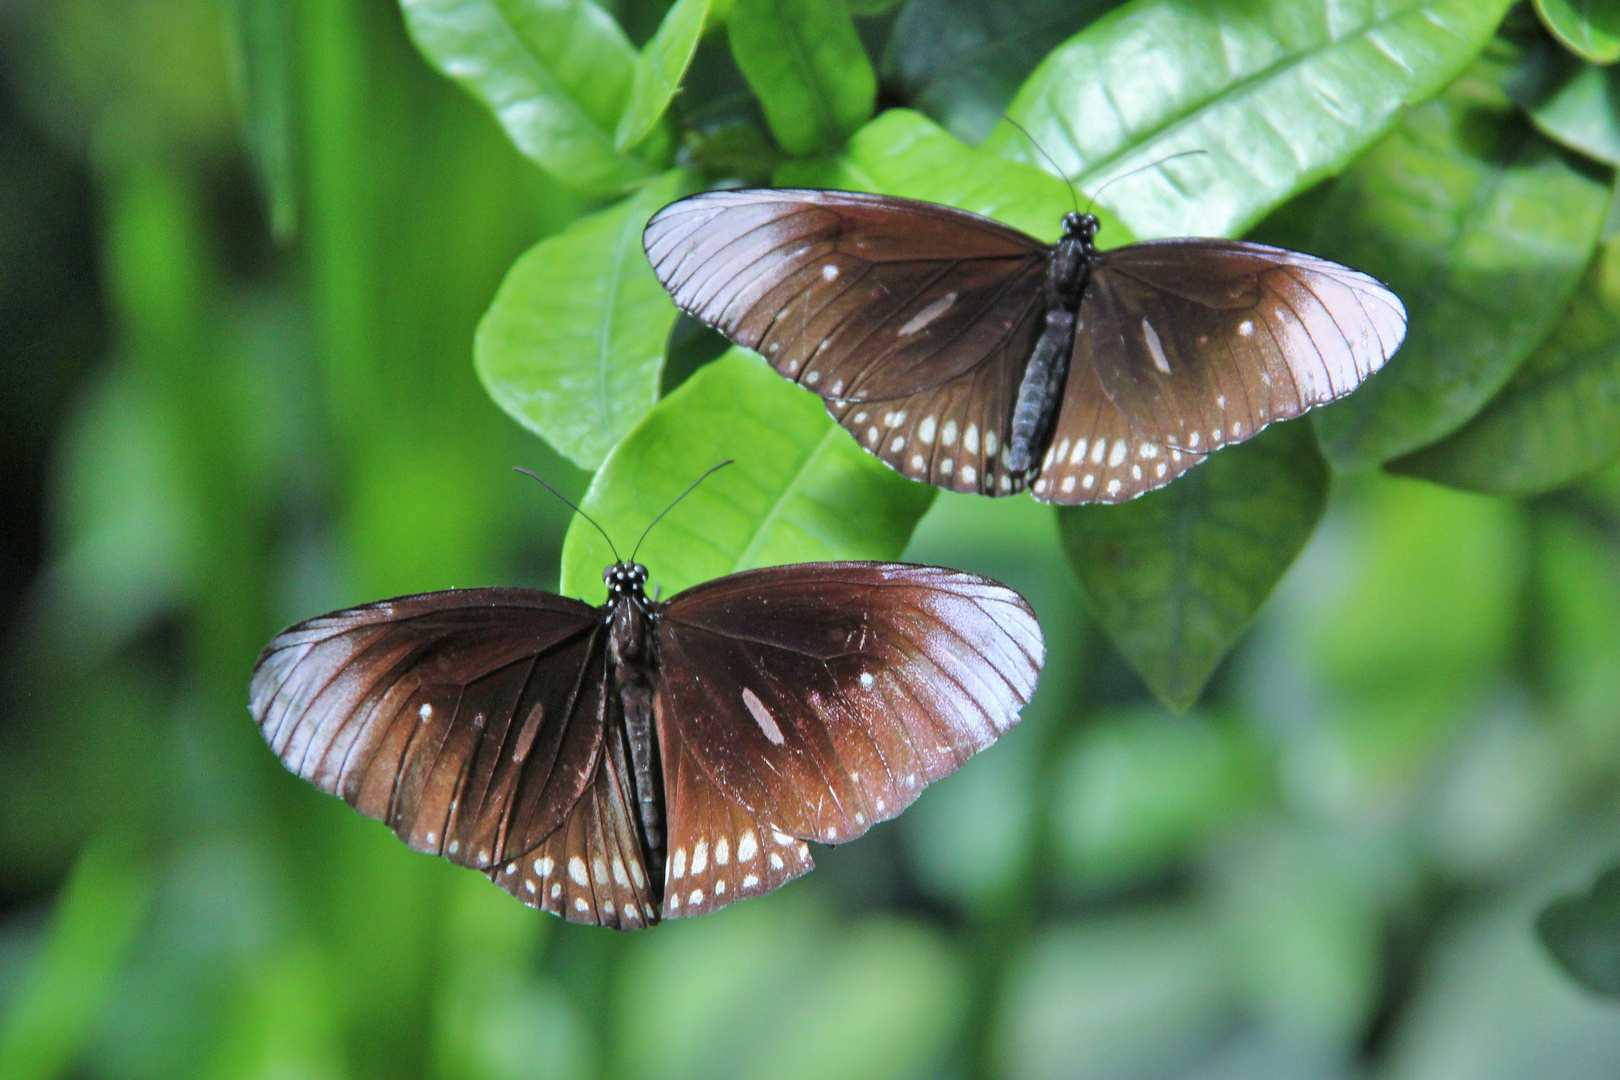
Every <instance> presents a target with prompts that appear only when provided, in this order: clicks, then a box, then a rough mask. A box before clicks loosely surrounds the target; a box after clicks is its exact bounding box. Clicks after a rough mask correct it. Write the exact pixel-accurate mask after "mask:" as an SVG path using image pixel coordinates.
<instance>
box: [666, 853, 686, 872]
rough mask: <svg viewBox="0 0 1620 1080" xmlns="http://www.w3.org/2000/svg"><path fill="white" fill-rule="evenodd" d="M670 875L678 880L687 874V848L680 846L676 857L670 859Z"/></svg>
mask: <svg viewBox="0 0 1620 1080" xmlns="http://www.w3.org/2000/svg"><path fill="white" fill-rule="evenodd" d="M669 876H670V877H672V878H675V879H677V880H678V879H680V878H683V877H685V876H686V849H685V848H683V847H678V848H676V849H675V858H674V859H672V860H670V864H669Z"/></svg>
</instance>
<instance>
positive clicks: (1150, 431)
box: [643, 189, 1406, 503]
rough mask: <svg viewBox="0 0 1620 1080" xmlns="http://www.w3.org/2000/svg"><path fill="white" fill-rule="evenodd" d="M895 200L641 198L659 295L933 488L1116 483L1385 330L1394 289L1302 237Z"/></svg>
mask: <svg viewBox="0 0 1620 1080" xmlns="http://www.w3.org/2000/svg"><path fill="white" fill-rule="evenodd" d="M1096 231H1097V222H1096V219H1095V218H1093V217H1091V216H1090V215H1085V214H1078V213H1072V214H1069V215H1066V216H1065V218H1064V231H1063V236H1062V238H1061V239H1060V240H1058V242H1057V243H1056V244H1046V243H1043V242H1041V241H1040V240H1037V239H1036V238H1035V237H1032V236H1028V235H1026V234H1024V233H1022V232H1019V231H1018V230H1016V229H1011V228H1008V227H1007V226H1005V225H1002V224H1001V223H999V222H996V221H993V220H991V219H989V218H985V217H981V216H979V215H977V214H970V213H967V212H965V211H961V210H956V209H953V208H951V207H948V206H940V205H937V204H934V203H926V202H919V201H916V200H911V199H901V198H893V197H889V196H880V195H869V194H862V193H858V192H843V191H815V190H791V189H758V190H746V189H745V190H728V191H710V192H704V193H702V194H699V195H693V196H690V197H688V198H686V199H682V200H680V201H679V202H675V203H672V204H670V205H669V206H666V207H665V208H664V209H662V210H660V211H659V212H658V213H657V214H655V215H653V217H652V219H651V221H649V222H648V225H647V229H646V232H645V234H644V235H643V244H644V246H645V248H646V251H647V257H648V260H649V261H650V262H651V264H652V267H653V270H654V272H655V273H656V274H657V275H658V278H659V280H660V281H662V282H663V284H664V287H665V288H666V289H668V290H669V293H670V295H671V297H672V298H673V299H674V301H675V303H676V306H678V307H679V308H681V309H682V310H683V311H686V312H687V313H688V314H690V315H692V316H694V317H696V318H698V319H700V320H702V321H704V322H706V323H708V324H710V325H711V326H714V327H715V328H716V329H718V330H719V331H720V332H721V333H723V334H725V335H726V336H727V337H729V338H730V339H731V340H732V341H734V342H736V343H738V344H740V345H744V346H746V347H748V348H750V349H753V350H755V351H756V352H758V353H760V355H761V356H763V357H764V358H765V360H766V361H767V362H768V363H769V364H770V365H771V366H772V367H774V368H775V369H776V371H777V372H778V373H780V374H781V375H783V376H784V377H786V378H789V379H791V380H793V381H794V382H796V383H798V384H799V385H800V386H802V387H804V388H805V389H807V390H810V391H812V392H814V393H816V394H818V395H819V396H821V397H822V398H823V399H824V400H825V401H826V403H827V409H828V411H829V412H830V413H831V414H832V416H833V418H834V419H835V420H837V421H838V422H839V424H841V425H842V426H843V427H844V428H845V429H846V430H847V431H848V432H849V433H850V434H851V435H852V436H854V437H855V439H856V440H857V441H858V442H859V443H860V445H861V446H862V447H863V448H864V449H865V450H867V451H868V452H869V453H871V454H874V455H875V456H877V457H878V458H880V459H881V460H882V461H883V462H884V463H885V464H887V465H889V466H890V467H892V468H894V469H896V470H897V471H899V472H901V473H902V474H904V475H905V476H907V477H910V478H912V479H915V480H920V481H923V482H926V483H930V484H933V485H935V486H937V487H942V488H947V489H949V490H953V491H961V492H972V493H977V494H982V495H1009V494H1012V493H1014V492H1017V491H1022V490H1025V489H1026V488H1027V489H1029V490H1030V491H1031V493H1032V494H1033V495H1034V496H1035V497H1036V498H1037V499H1042V500H1045V501H1049V502H1058V503H1084V502H1120V501H1122V500H1125V499H1129V498H1133V497H1135V496H1137V495H1140V494H1142V493H1143V492H1146V491H1149V490H1151V489H1153V488H1156V487H1160V486H1162V485H1164V484H1167V483H1169V482H1170V481H1172V480H1174V479H1175V478H1176V477H1177V476H1179V475H1181V474H1182V473H1183V472H1185V471H1186V470H1187V469H1189V468H1191V467H1193V466H1194V465H1196V464H1198V462H1200V461H1202V460H1203V459H1204V458H1205V457H1206V456H1207V455H1208V454H1209V453H1210V452H1211V451H1213V450H1216V449H1219V448H1220V447H1221V446H1223V445H1226V444H1228V443H1233V442H1241V441H1242V440H1244V439H1247V438H1250V437H1252V436H1253V435H1255V434H1256V433H1258V432H1259V431H1260V430H1261V429H1263V428H1265V427H1266V426H1267V425H1269V424H1271V423H1274V422H1276V421H1278V420H1286V419H1290V418H1292V417H1295V416H1299V415H1300V414H1302V413H1304V412H1306V411H1307V410H1309V409H1311V408H1314V407H1316V406H1318V405H1321V404H1324V403H1326V402H1328V401H1332V400H1334V399H1335V398H1338V397H1342V396H1344V395H1345V394H1347V393H1349V392H1350V391H1351V390H1353V389H1355V387H1356V386H1358V385H1360V383H1361V382H1362V381H1364V380H1365V379H1366V378H1368V377H1369V376H1370V375H1372V373H1373V372H1375V371H1377V370H1378V369H1379V368H1380V367H1382V366H1383V364H1384V363H1385V362H1386V361H1387V360H1388V359H1389V357H1390V356H1392V355H1393V354H1394V352H1395V350H1396V349H1397V348H1398V347H1399V346H1400V343H1401V341H1402V339H1403V337H1404V335H1405V329H1406V312H1405V308H1404V307H1403V306H1402V305H1401V302H1400V300H1399V298H1398V297H1396V296H1395V295H1394V294H1393V293H1392V292H1390V291H1389V290H1388V289H1387V288H1385V287H1384V286H1383V285H1382V284H1380V283H1379V282H1377V281H1376V280H1374V279H1373V278H1371V277H1369V276H1367V275H1366V274H1362V273H1360V272H1358V271H1356V270H1352V269H1350V268H1349V267H1345V266H1340V265H1338V264H1337V263H1332V262H1329V261H1327V260H1325V259H1318V258H1315V257H1313V256H1310V255H1305V254H1302V253H1300V252H1294V251H1286V250H1283V249H1280V248H1273V247H1267V246H1265V245H1262V244H1252V243H1247V242H1244V241H1237V240H1223V239H1217V238H1199V237H1189V238H1182V239H1171V240H1152V241H1146V242H1143V243H1136V244H1127V245H1125V246H1123V247H1116V248H1111V249H1108V250H1106V251H1103V250H1099V249H1098V248H1097V247H1096V245H1095V237H1096Z"/></svg>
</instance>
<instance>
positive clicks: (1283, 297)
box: [1070, 239, 1406, 453]
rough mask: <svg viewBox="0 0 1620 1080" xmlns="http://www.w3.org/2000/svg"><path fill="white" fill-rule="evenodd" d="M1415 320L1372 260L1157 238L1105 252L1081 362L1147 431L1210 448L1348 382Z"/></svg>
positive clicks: (1090, 301)
mask: <svg viewBox="0 0 1620 1080" xmlns="http://www.w3.org/2000/svg"><path fill="white" fill-rule="evenodd" d="M1405 333H1406V309H1405V308H1404V307H1403V306H1402V305H1401V302H1400V299H1399V298H1398V297H1396V296H1395V294H1394V293H1392V292H1390V291H1389V290H1388V289H1386V288H1384V286H1383V285H1381V284H1379V283H1378V282H1377V281H1376V280H1375V279H1373V278H1371V277H1369V276H1367V275H1366V274H1363V273H1360V272H1359V271H1356V270H1351V269H1350V268H1348V267H1345V266H1340V265H1339V264H1337V263H1332V262H1328V261H1327V260H1325V259H1318V258H1314V257H1312V256H1310V255H1304V254H1301V253H1299V252H1295V251H1284V250H1282V249H1280V248H1272V247H1265V246H1263V245H1260V244H1249V243H1243V242H1240V241H1235V240H1208V239H1184V240H1158V241H1151V242H1148V243H1142V244H1131V245H1128V246H1126V247H1123V248H1117V249H1115V250H1113V251H1108V252H1104V253H1102V254H1101V255H1098V256H1096V257H1095V262H1094V267H1093V270H1092V275H1091V280H1090V283H1089V284H1088V285H1087V288H1086V293H1085V299H1084V300H1083V301H1082V302H1081V306H1080V321H1079V324H1078V326H1077V328H1076V334H1075V346H1074V358H1073V362H1072V364H1071V368H1070V371H1071V378H1073V373H1074V371H1075V369H1077V368H1080V367H1082V366H1085V365H1088V364H1089V365H1094V366H1095V368H1096V371H1097V376H1098V378H1099V379H1100V381H1101V384H1102V387H1103V389H1104V391H1105V392H1106V393H1107V394H1108V397H1109V398H1110V399H1111V400H1112V401H1113V403H1114V404H1115V405H1116V406H1118V408H1119V409H1120V411H1121V412H1122V413H1123V414H1124V416H1125V418H1126V419H1127V420H1128V421H1129V423H1130V426H1131V427H1132V428H1133V429H1135V431H1136V433H1137V440H1140V439H1146V440H1147V441H1148V442H1149V443H1154V444H1158V445H1160V446H1163V447H1174V448H1176V449H1179V450H1181V451H1184V452H1185V451H1192V452H1194V453H1207V452H1208V451H1210V450H1212V449H1215V448H1217V447H1219V446H1221V445H1224V444H1226V443H1231V442H1241V441H1242V440H1244V439H1247V438H1249V437H1250V436H1252V435H1254V434H1255V433H1256V432H1257V431H1259V430H1260V429H1261V428H1263V427H1265V426H1266V425H1267V424H1270V423H1272V422H1273V421H1277V420H1287V419H1290V418H1292V417H1295V416H1298V415H1300V414H1301V413H1303V412H1305V411H1306V410H1308V409H1310V408H1312V407H1314V406H1316V405H1321V404H1324V403H1325V402H1329V401H1332V400H1334V399H1335V398H1339V397H1342V396H1344V395H1345V394H1348V393H1349V392H1350V391H1351V390H1354V389H1355V388H1356V387H1357V386H1359V385H1361V383H1362V382H1363V381H1364V380H1365V379H1366V378H1367V377H1368V376H1369V375H1371V374H1372V373H1373V372H1375V371H1377V370H1378V369H1379V368H1380V367H1382V366H1383V365H1384V362H1385V361H1386V360H1388V359H1389V358H1390V357H1391V356H1392V355H1394V352H1395V350H1396V349H1397V348H1399V347H1400V344H1401V340H1402V338H1403V337H1404V336H1405ZM1133 441H1136V440H1133Z"/></svg>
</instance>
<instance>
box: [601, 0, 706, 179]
mask: <svg viewBox="0 0 1620 1080" xmlns="http://www.w3.org/2000/svg"><path fill="white" fill-rule="evenodd" d="M708 17H709V0H677V3H676V4H675V6H674V7H672V8H670V9H669V13H668V14H666V15H665V16H664V21H663V22H661V23H659V24H658V30H657V32H656V33H654V34H653V36H652V40H651V41H649V42H647V45H646V47H645V48H643V49H642V50H641V56H640V57H639V58H638V59H637V60H636V72H635V78H634V80H633V81H632V83H631V87H630V103H629V104H628V105H627V106H625V109H624V115H622V116H620V117H619V127H618V131H617V133H616V134H615V136H614V140H613V142H614V146H615V147H617V148H618V149H619V150H627V149H629V148H630V147H632V146H635V145H636V144H637V143H639V142H640V141H641V140H642V139H644V138H646V137H647V134H648V133H649V132H650V131H652V129H653V126H654V125H656V124H657V123H658V121H660V120H662V119H663V117H664V113H665V111H666V110H668V108H669V103H670V102H671V101H673V100H674V99H675V92H676V91H677V90H679V89H680V87H681V79H682V78H684V77H685V75H686V69H687V68H688V67H689V66H690V65H691V63H692V57H693V55H694V54H695V53H696V52H697V44H698V39H699V38H700V37H702V36H703V26H704V23H705V21H706V20H707V19H708Z"/></svg>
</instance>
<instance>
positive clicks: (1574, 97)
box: [1530, 67, 1620, 165]
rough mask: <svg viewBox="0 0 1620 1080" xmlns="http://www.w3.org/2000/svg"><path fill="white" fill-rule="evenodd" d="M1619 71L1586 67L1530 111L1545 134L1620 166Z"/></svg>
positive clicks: (1577, 149) (1581, 151)
mask: <svg viewBox="0 0 1620 1080" xmlns="http://www.w3.org/2000/svg"><path fill="white" fill-rule="evenodd" d="M1617 79H1620V72H1615V71H1612V70H1609V69H1607V68H1600V67H1584V68H1582V69H1581V70H1580V71H1578V72H1576V74H1575V77H1574V78H1572V79H1570V80H1569V82H1567V83H1565V84H1564V85H1563V86H1562V87H1561V88H1560V89H1559V90H1558V91H1557V92H1556V93H1554V94H1553V95H1552V96H1551V97H1549V98H1548V99H1547V100H1546V101H1544V102H1542V103H1541V104H1539V105H1537V106H1536V107H1535V108H1533V109H1531V110H1530V119H1531V120H1533V121H1534V122H1535V125H1536V127H1538V128H1540V129H1541V132H1542V134H1544V135H1546V136H1547V137H1548V138H1549V139H1553V140H1555V141H1556V142H1558V143H1561V144H1562V145H1564V146H1567V147H1569V148H1570V149H1571V150H1575V151H1577V152H1579V153H1582V154H1585V155H1586V156H1587V157H1589V158H1594V159H1596V160H1598V161H1601V162H1603V163H1604V164H1607V165H1620V82H1617Z"/></svg>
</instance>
